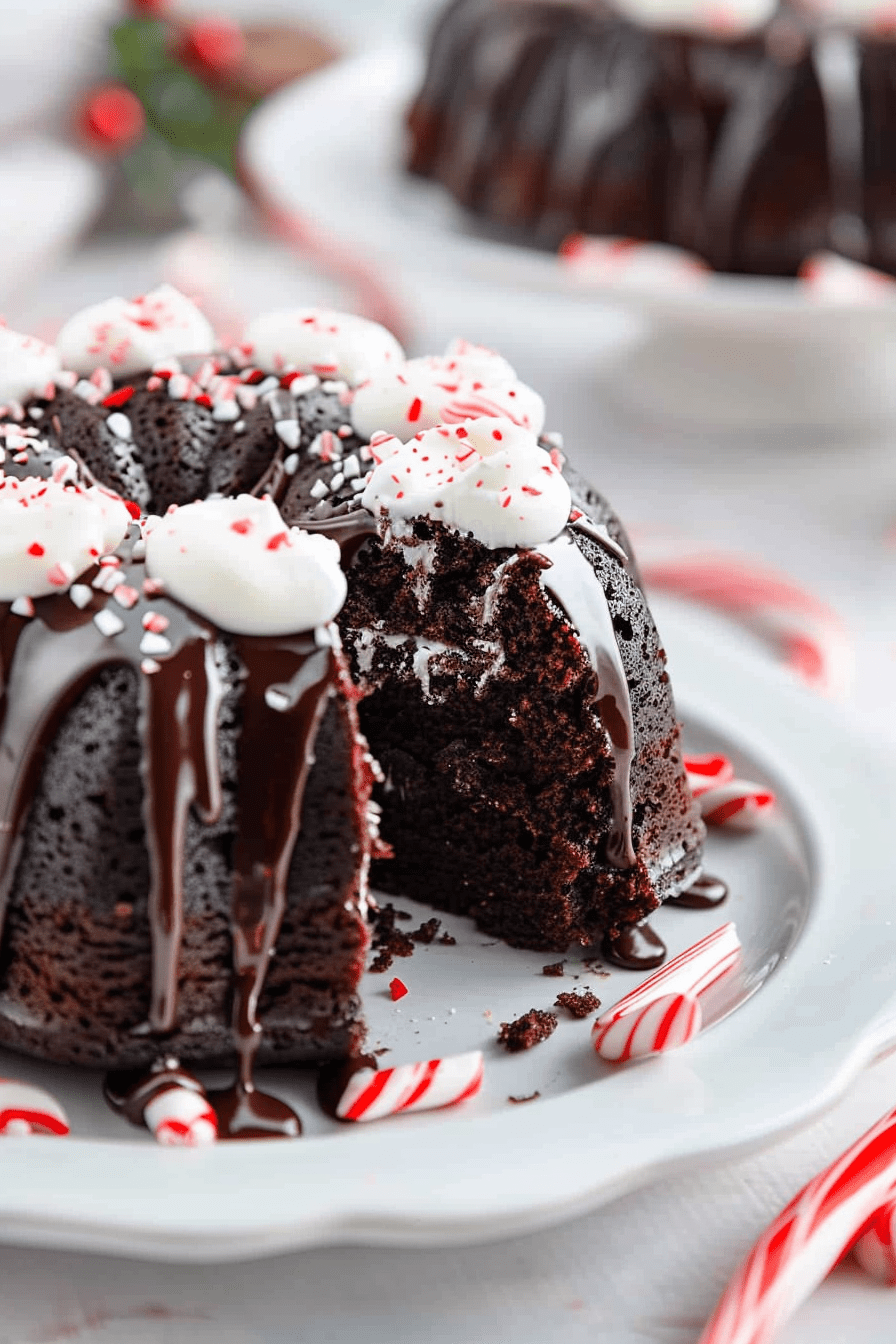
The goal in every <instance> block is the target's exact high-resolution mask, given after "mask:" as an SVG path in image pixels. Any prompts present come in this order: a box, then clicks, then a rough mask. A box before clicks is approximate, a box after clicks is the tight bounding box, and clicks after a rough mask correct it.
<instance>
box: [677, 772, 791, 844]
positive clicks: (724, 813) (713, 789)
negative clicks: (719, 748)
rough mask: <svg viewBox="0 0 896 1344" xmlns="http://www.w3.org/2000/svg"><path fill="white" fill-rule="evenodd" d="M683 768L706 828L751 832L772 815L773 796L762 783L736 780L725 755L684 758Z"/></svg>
mask: <svg viewBox="0 0 896 1344" xmlns="http://www.w3.org/2000/svg"><path fill="white" fill-rule="evenodd" d="M684 768H685V771H686V773H687V777H688V783H689V784H690V786H691V793H692V794H693V795H694V797H695V798H696V800H697V801H698V803H699V804H700V815H701V816H702V817H703V820H704V821H705V822H706V823H707V825H709V826H727V827H728V828H729V829H730V830H736V831H753V830H755V829H756V827H757V826H760V825H761V824H762V823H763V822H764V821H765V820H766V819H767V818H768V817H769V816H770V815H771V813H772V811H773V810H774V806H775V795H774V794H773V793H772V791H771V789H767V788H764V787H763V786H762V785H761V784H751V783H750V781H749V780H747V779H735V776H734V766H733V765H732V764H731V762H730V761H729V760H728V758H727V756H685V757H684Z"/></svg>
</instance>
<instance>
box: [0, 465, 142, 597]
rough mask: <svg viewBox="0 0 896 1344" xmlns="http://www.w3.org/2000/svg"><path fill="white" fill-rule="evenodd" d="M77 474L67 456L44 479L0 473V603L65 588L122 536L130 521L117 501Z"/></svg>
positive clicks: (119, 540) (125, 511) (123, 506)
mask: <svg viewBox="0 0 896 1344" xmlns="http://www.w3.org/2000/svg"><path fill="white" fill-rule="evenodd" d="M76 476H77V468H76V466H75V463H74V462H73V461H72V459H71V458H68V457H66V458H59V459H58V460H57V462H56V463H55V464H54V468H53V475H52V477H50V478H49V479H45V478H44V477H41V476H26V477H24V478H22V479H19V478H18V477H15V476H8V475H4V474H3V473H2V472H0V601H4V602H13V601H15V600H16V598H21V597H31V598H35V597H45V596H48V595H50V594H51V593H54V592H59V591H60V590H61V589H65V588H68V587H69V585H70V584H71V583H72V582H73V580H74V579H75V578H76V577H77V576H78V575H79V574H83V573H84V572H85V570H87V569H90V568H91V567H92V566H93V565H95V564H96V563H97V561H98V560H99V559H100V557H101V556H102V555H103V554H104V553H105V552H107V551H109V550H112V549H114V547H115V546H117V545H118V544H119V542H121V540H122V539H123V537H124V536H125V534H126V532H127V530H128V527H129V526H130V521H131V518H130V514H129V513H128V510H127V508H126V507H125V505H124V504H123V503H122V501H121V500H120V499H119V498H118V497H117V496H114V495H111V494H109V493H108V492H107V491H104V490H101V489H100V488H99V487H97V486H93V485H91V486H85V485H80V484H78V481H77V479H76Z"/></svg>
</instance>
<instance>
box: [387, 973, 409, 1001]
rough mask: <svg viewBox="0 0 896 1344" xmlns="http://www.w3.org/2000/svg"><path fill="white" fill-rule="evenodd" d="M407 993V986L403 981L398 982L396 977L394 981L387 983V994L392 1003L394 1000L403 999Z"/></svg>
mask: <svg viewBox="0 0 896 1344" xmlns="http://www.w3.org/2000/svg"><path fill="white" fill-rule="evenodd" d="M407 992H408V987H407V985H406V984H405V983H404V981H403V980H399V979H398V977H397V976H396V977H395V979H394V980H390V981H389V993H390V994H391V995H392V1002H393V1003H394V1002H395V1000H396V999H403V998H404V996H405V994H407Z"/></svg>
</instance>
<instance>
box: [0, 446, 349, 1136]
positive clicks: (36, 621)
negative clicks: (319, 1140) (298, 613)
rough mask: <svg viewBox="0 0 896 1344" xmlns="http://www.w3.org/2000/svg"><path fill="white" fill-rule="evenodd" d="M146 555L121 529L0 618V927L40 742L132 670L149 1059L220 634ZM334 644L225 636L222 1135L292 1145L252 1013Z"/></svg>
mask: <svg viewBox="0 0 896 1344" xmlns="http://www.w3.org/2000/svg"><path fill="white" fill-rule="evenodd" d="M36 465H37V467H38V469H41V470H42V471H43V472H44V474H47V473H48V472H49V470H50V468H51V466H52V458H50V459H49V461H48V462H46V463H40V464H35V463H34V462H32V463H31V464H30V466H31V471H32V474H33V473H34V471H35V468H36ZM143 550H144V542H143V540H142V538H141V534H140V529H139V527H138V526H137V525H136V524H133V525H132V526H131V528H130V531H129V534H128V536H127V538H126V539H125V541H124V542H123V543H122V544H121V546H120V547H119V548H118V553H117V554H115V555H112V556H108V557H104V559H103V561H102V562H101V563H100V564H98V565H95V566H93V567H92V568H91V569H89V570H88V571H87V572H86V573H84V574H82V575H80V576H78V578H77V582H76V584H75V585H74V586H73V589H72V590H71V591H66V592H63V593H60V594H58V595H55V594H54V595H51V596H47V597H41V598H37V599H35V600H34V601H33V602H25V603H24V604H23V603H21V602H20V603H15V604H13V603H9V602H6V603H2V604H0V917H2V912H3V909H4V907H5V902H6V898H7V896H8V893H9V884H10V882H11V880H12V877H13V875H14V874H15V871H16V864H17V859H18V852H19V847H20V845H21V843H22V840H21V837H22V834H23V829H24V828H23V821H24V818H25V816H26V815H27V812H28V809H29V807H30V804H31V798H32V792H33V789H34V786H35V783H36V780H37V777H38V774H39V770H40V765H41V760H42V755H43V752H44V750H45V747H46V744H47V743H48V742H49V741H50V740H51V739H52V737H53V735H54V733H55V731H56V728H57V727H58V725H59V723H60V721H61V719H62V718H63V716H64V715H65V713H66V711H67V710H68V708H69V707H70V706H71V705H72V704H73V703H74V701H75V700H76V699H77V697H78V695H79V694H80V692H81V691H82V690H83V689H84V687H85V686H86V685H87V684H88V683H89V682H90V681H91V680H92V679H93V678H94V677H95V675H96V674H97V672H98V671H99V670H100V669H102V668H104V667H108V666H112V665H115V664H125V665H127V666H129V667H131V668H132V669H133V671H134V672H135V674H136V675H137V677H138V684H139V688H140V692H139V695H140V701H139V703H140V712H139V719H138V730H139V734H140V738H141V741H142V744H143V746H142V757H143V761H142V773H143V779H144V821H145V826H146V836H147V849H148V853H149V859H150V874H151V890H150V899H149V917H150V927H151V936H152V996H151V1006H150V1011H149V1016H148V1020H147V1021H146V1022H145V1023H144V1024H143V1025H142V1026H141V1027H138V1028H137V1030H138V1032H140V1033H142V1034H150V1035H152V1036H156V1037H158V1038H159V1040H160V1045H161V1043H162V1042H163V1041H164V1037H165V1035H166V1034H167V1033H170V1032H171V1031H172V1030H173V1029H174V1028H175V1026H176V1024H177V1011H178V1008H177V1001H178V958H179V949H180V937H181V930H182V922H183V919H182V879H183V871H182V862H183V842H184V830H185V825H186V818H187V813H188V811H189V809H190V808H191V807H195V808H196V810H197V811H198V813H199V815H200V817H201V818H202V820H203V821H207V822H211V821H214V820H215V819H216V818H217V817H218V815H219V814H220V808H221V781H220V770H219V762H218V758H217V739H216V723H217V714H218V709H219V705H220V700H221V682H220V679H219V677H218V674H217V671H216V661H215V652H216V645H218V644H219V643H220V642H221V640H222V639H226V638H227V636H222V633H221V632H220V631H218V630H217V629H216V628H215V627H214V626H213V625H212V624H211V623H210V622H209V621H206V620H204V619H203V618H202V617H200V616H198V615H197V614H196V613H195V612H192V611H190V610H188V609H187V608H185V607H184V606H183V605H182V604H181V603H179V602H177V601H175V600H174V599H172V598H171V597H169V596H166V595H165V594H164V592H163V590H162V585H161V584H159V583H157V582H156V581H155V580H152V579H147V577H146V572H145V565H144V560H143ZM110 580H114V587H113V583H112V582H110ZM76 599H77V600H76ZM14 608H15V609H14ZM29 609H30V610H31V611H32V612H33V615H28V614H25V613H26V612H27V611H28V610H29ZM162 630H163V631H164V634H161V633H159V632H160V631H162ZM336 638H337V637H336V635H335V631H333V632H332V634H330V635H327V634H326V631H325V630H321V631H319V632H318V636H317V638H316V637H315V634H314V632H309V633H308V634H298V635H296V636H291V637H253V636H238V637H235V638H232V645H233V648H234V650H235V653H236V656H237V658H238V659H239V662H240V664H241V667H242V669H243V675H244V684H243V693H242V700H243V727H242V732H241V734H240V739H239V761H238V778H239V785H238V794H237V813H238V817H239V835H238V839H237V842H236V845H235V847H234V854H233V865H234V879H233V900H232V915H231V933H232V940H233V974H234V996H233V1036H234V1046H235V1050H236V1054H237V1057H238V1060H239V1068H238V1075H237V1079H236V1082H235V1083H234V1085H233V1087H232V1088H230V1089H228V1090H227V1091H226V1092H224V1093H220V1094H218V1095H216V1096H215V1097H214V1098H213V1104H214V1105H215V1107H216V1109H217V1111H218V1114H219V1121H220V1131H221V1134H222V1137H241V1138H243V1137H268V1136H278V1135H283V1136H294V1135H297V1134H299V1133H300V1132H301V1125H300V1123H299V1121H298V1118H297V1117H296V1116H295V1114H294V1113H293V1111H292V1110H291V1108H289V1107H288V1106H286V1105H285V1104H284V1103H282V1102H280V1101H278V1100H277V1099H276V1098H272V1097H268V1096H266V1095H265V1094H264V1093H261V1092H259V1091H257V1089H256V1088H255V1085H254V1082H253V1062H254V1058H255V1055H256V1053H257V1050H258V1046H259V1043H260V1039H261V1034H262V1027H261V1024H260V1023H259V1021H258V1016H257V1008H258V1000H259V995H260V993H261V990H262V987H263V985H264V980H265V973H266V970H267V967H268V965H269V962H270V958H271V956H272V955H273V951H274V946H275V943H276V939H277V934H278V930H279V928H280V923H281V920H282V916H283V911H284V908H285V881H286V875H287V871H288V867H289V861H290V859H291V856H292V853H293V849H294V846H295V841H296V837H297V834H298V830H299V823H300V816H301V808H302V800H303V795H304V790H305V784H306V781H307V777H308V771H309V768H310V766H311V764H312V763H313V760H314V744H315V739H316V736H317V731H318V728H319V726H320V723H321V719H322V717H323V713H324V710H325V708H326V704H327V701H328V698H329V696H330V695H331V694H332V693H333V692H334V690H335V689H336V687H337V685H338V681H339V676H340V673H339V669H338V667H337V665H336V660H335V656H334V649H333V646H332V643H331V642H327V640H330V641H332V640H334V639H336ZM320 641H322V642H320ZM113 1090H114V1091H115V1093H116V1095H120V1093H121V1088H119V1087H118V1086H117V1085H116V1086H115V1088H114V1089H113ZM137 1090H138V1091H139V1088H138V1089H137ZM141 1096H142V1094H141ZM143 1101H144V1102H145V1098H143Z"/></svg>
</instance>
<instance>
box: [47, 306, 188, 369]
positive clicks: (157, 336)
mask: <svg viewBox="0 0 896 1344" xmlns="http://www.w3.org/2000/svg"><path fill="white" fill-rule="evenodd" d="M214 348H215V333H214V332H213V330H212V328H211V324H210V323H209V321H208V319H207V318H205V317H204V316H203V315H202V313H201V312H200V311H199V309H198V308H197V307H196V305H195V304H194V303H191V302H190V300H189V299H188V298H186V297H185V296H184V295H183V294H181V292H180V290H177V289H175V288H174V287H173V286H172V285H159V287H158V289H153V290H150V292H149V293H148V294H144V295H142V296H141V297H140V298H138V299H130V300H128V299H121V298H115V299H106V300H105V301H104V302H103V303H95V304H93V305H92V306H91V307H90V308H83V309H82V310H81V312H79V313H75V315H74V317H70V318H69V320H68V321H67V322H66V324H65V326H64V327H63V328H62V330H61V331H60V333H59V335H58V337H57V338H56V349H57V351H58V352H59V357H60V359H61V360H62V363H63V365H64V366H65V368H67V369H73V370H74V372H75V373H80V374H83V375H84V376H88V375H90V374H91V373H93V371H94V370H95V369H100V368H103V369H108V370H109V371H110V372H111V373H112V374H113V376H114V377H116V378H127V377H130V376H131V375H132V374H135V373H142V372H143V371H144V370H145V369H150V368H152V366H153V364H156V363H158V362H159V361H160V360H165V359H173V358H177V357H178V356H179V355H207V354H209V353H210V352H211V351H212V350H214Z"/></svg>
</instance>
